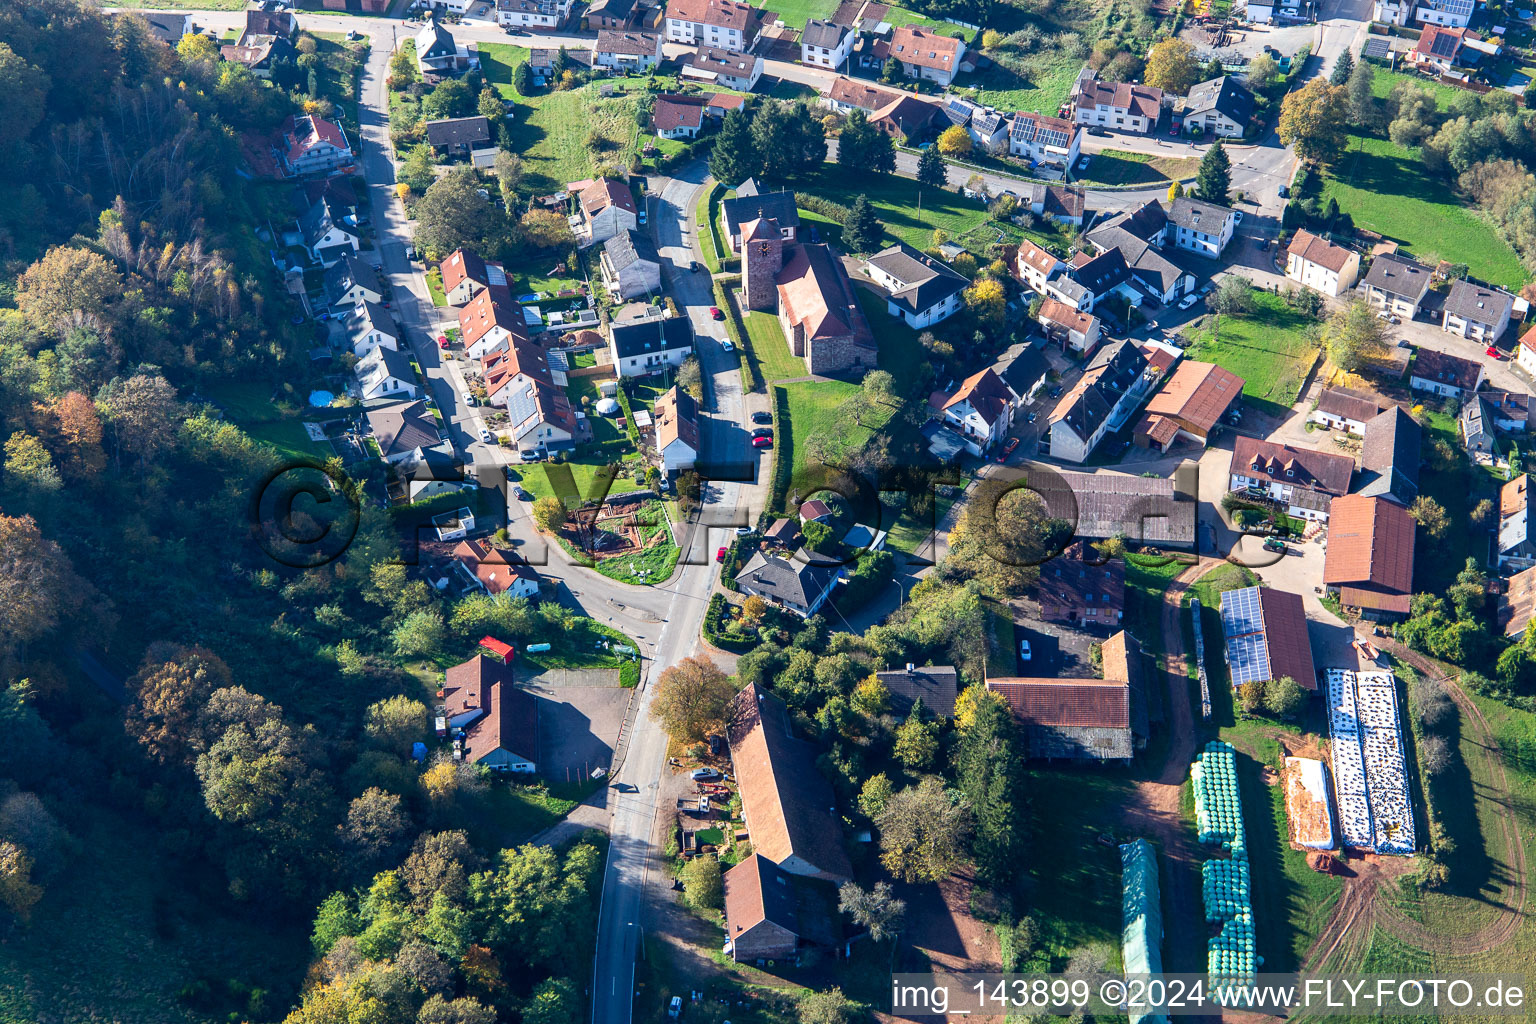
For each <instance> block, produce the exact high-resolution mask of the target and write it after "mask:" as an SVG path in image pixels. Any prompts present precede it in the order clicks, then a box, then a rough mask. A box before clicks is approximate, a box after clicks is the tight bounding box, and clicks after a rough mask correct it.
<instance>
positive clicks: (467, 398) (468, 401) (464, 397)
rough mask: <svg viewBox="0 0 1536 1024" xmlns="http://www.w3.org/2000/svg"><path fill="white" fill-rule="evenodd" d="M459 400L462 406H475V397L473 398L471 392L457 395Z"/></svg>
mask: <svg viewBox="0 0 1536 1024" xmlns="http://www.w3.org/2000/svg"><path fill="white" fill-rule="evenodd" d="M459 399H460V400H461V401H462V402H463V403H464V404H465V405H474V404H475V396H474V393H473V392H469V391H465V392H462V393H461V394H460V395H459Z"/></svg>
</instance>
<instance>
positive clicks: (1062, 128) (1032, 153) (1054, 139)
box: [1008, 114, 1083, 167]
mask: <svg viewBox="0 0 1536 1024" xmlns="http://www.w3.org/2000/svg"><path fill="white" fill-rule="evenodd" d="M1082 145H1083V133H1082V129H1081V128H1079V127H1078V126H1077V125H1075V124H1073V123H1072V122H1071V121H1065V120H1063V119H1061V118H1059V117H1046V116H1044V115H1043V114H1014V115H1013V126H1012V127H1011V128H1010V129H1009V131H1008V152H1009V154H1010V155H1012V156H1016V157H1019V158H1020V159H1023V160H1029V161H1031V162H1032V163H1037V164H1054V165H1056V166H1058V167H1071V166H1072V165H1073V164H1075V163H1077V158H1078V154H1079V153H1080V152H1081V150H1082Z"/></svg>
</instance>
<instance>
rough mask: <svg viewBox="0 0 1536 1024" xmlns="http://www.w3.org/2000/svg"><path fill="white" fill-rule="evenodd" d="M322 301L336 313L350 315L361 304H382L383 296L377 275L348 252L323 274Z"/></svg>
mask: <svg viewBox="0 0 1536 1024" xmlns="http://www.w3.org/2000/svg"><path fill="white" fill-rule="evenodd" d="M322 286H323V287H324V289H325V301H326V302H327V303H329V304H330V307H331V308H332V309H334V310H337V311H345V312H349V313H350V312H351V311H352V308H353V307H354V306H357V305H359V304H360V303H364V302H382V301H383V299H384V292H383V288H382V286H381V285H380V284H379V275H378V273H377V272H375V271H374V269H373V267H372V266H370V265H369V264H368V262H367V261H366V260H364V259H362V258H361V257H359V256H358V255H357V254H356V253H353V252H348V253H347V254H346V255H344V256H342V257H341V258H340V259H338V260H337V261H336V262H335V263H333V264H331V267H330V269H328V270H327V271H326V272H325V276H324V278H322Z"/></svg>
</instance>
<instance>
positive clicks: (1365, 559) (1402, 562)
mask: <svg viewBox="0 0 1536 1024" xmlns="http://www.w3.org/2000/svg"><path fill="white" fill-rule="evenodd" d="M1415 526H1416V524H1415V522H1414V519H1413V516H1411V515H1409V514H1408V510H1407V509H1406V508H1404V507H1403V506H1401V505H1399V504H1397V503H1396V502H1392V501H1387V500H1386V499H1384V498H1368V497H1366V496H1364V495H1361V494H1350V495H1346V496H1345V497H1342V498H1337V499H1335V500H1334V502H1333V518H1332V520H1331V521H1330V522H1329V524H1328V549H1327V553H1326V554H1325V556H1324V559H1323V589H1324V590H1325V591H1326V592H1327V593H1328V594H1329V595H1330V596H1333V597H1337V598H1338V601H1339V604H1341V605H1342V606H1344V607H1345V608H1355V609H1359V611H1360V614H1361V615H1362V616H1363V617H1365V618H1367V619H1384V618H1389V617H1396V618H1400V617H1403V616H1406V615H1407V614H1408V597H1409V594H1411V593H1412V591H1413V542H1414V528H1415Z"/></svg>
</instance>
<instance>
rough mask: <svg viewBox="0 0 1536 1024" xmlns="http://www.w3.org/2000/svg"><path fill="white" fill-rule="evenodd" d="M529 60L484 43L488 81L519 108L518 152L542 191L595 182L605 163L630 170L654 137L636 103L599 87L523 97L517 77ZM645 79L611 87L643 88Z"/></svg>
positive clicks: (516, 50)
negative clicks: (517, 87) (588, 180)
mask: <svg viewBox="0 0 1536 1024" xmlns="http://www.w3.org/2000/svg"><path fill="white" fill-rule="evenodd" d="M527 59H528V50H527V49H526V48H524V47H521V46H513V45H511V44H509V43H482V44H480V64H481V67H482V69H483V70H484V72H485V77H486V80H487V81H488V82H490V83H491V84H492V85H493V86H495V87H496V89H497V90H498V91H499V92H500V93H501V95H502V96H503V97H505V98H506V99H510V100H514V101H516V103H517V109H516V110H515V111H514V112H513V115H512V117H511V134H512V145H513V149H514V150H515V151H516V152H517V153H519V154H520V155H521V156H522V158H523V166H524V167H525V168H526V178H525V180H527V181H529V183H530V184H532V185H533V186H535V187H537V188H539V189H557V188H560V187H562V186H564V185H565V183H566V182H569V181H579V180H581V179H582V178H587V177H590V176H591V175H592V174H593V172H594V170H595V169H596V168H597V166H598V165H599V164H600V163H618V164H621V165H626V166H627V165H628V163H629V157H630V155H631V154H633V153H634V152H636V151H637V150H638V149H640V148H641V147H642V146H644V145H645V143H646V141H647V140H648V139H649V138H650V136H649V135H648V134H645V133H642V132H641V131H640V128H639V126H638V125H636V123H635V110H636V103H635V99H634V97H633V96H631V95H629V94H628V93H626V92H621V93H620V94H619V95H616V96H612V97H606V98H605V97H602V96H600V95H599V94H598V88H599V87H598V86H597V85H595V84H594V85H588V86H584V87H583V88H580V89H574V90H571V91H570V92H547V91H546V92H540V93H537V94H535V95H533V96H519V95H518V94H517V90H515V89H513V88H512V75H513V73H514V71H515V70H516V69H517V66H518V65H519V64H522V63H523V62H524V61H526V60H527ZM641 81H642V80H640V79H636V80H634V81H632V82H628V81H625V80H619V81H616V82H614V83H610V84H611V85H613V86H615V87H616V88H619V89H621V90H622V89H630V88H639V83H640V82H641Z"/></svg>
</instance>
